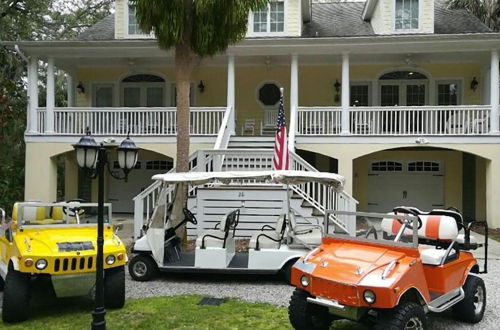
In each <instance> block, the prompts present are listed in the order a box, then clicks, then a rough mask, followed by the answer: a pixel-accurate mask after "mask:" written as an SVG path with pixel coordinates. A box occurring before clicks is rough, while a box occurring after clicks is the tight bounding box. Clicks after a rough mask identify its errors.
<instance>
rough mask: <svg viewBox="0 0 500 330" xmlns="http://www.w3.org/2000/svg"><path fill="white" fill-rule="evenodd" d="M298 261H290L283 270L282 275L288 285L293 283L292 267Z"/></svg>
mask: <svg viewBox="0 0 500 330" xmlns="http://www.w3.org/2000/svg"><path fill="white" fill-rule="evenodd" d="M297 260H298V259H292V260H288V261H287V263H286V264H285V265H284V266H283V268H281V271H280V275H281V277H282V278H283V280H284V281H285V283H286V284H291V281H292V267H293V265H295V263H296V262H297Z"/></svg>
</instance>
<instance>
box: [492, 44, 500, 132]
mask: <svg viewBox="0 0 500 330" xmlns="http://www.w3.org/2000/svg"><path fill="white" fill-rule="evenodd" d="M499 75H500V72H499V58H498V50H497V49H495V50H493V51H492V52H491V72H490V81H491V83H490V89H491V90H490V104H491V118H490V120H491V124H490V134H499V133H500V131H499V126H500V125H499V117H498V116H499V103H500V95H499V93H500V90H499V88H500V85H499V79H500V77H499Z"/></svg>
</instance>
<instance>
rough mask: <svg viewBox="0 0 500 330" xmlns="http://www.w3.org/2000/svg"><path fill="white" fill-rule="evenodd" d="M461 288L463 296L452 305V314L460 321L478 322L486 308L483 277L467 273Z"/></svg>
mask: <svg viewBox="0 0 500 330" xmlns="http://www.w3.org/2000/svg"><path fill="white" fill-rule="evenodd" d="M462 288H463V290H464V293H465V297H464V299H463V300H462V301H461V302H459V303H458V304H456V305H455V306H453V314H454V315H455V318H456V319H458V320H460V321H463V322H467V323H478V322H480V321H481V320H482V319H483V315H484V310H485V308H486V287H485V285H484V282H483V279H482V278H480V277H477V276H474V275H469V276H467V279H466V280H465V284H464V286H463V287H462Z"/></svg>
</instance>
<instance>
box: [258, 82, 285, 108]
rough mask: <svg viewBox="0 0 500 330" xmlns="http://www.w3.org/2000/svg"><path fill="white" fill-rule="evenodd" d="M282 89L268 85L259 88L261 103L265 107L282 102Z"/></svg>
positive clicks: (271, 84)
mask: <svg viewBox="0 0 500 330" xmlns="http://www.w3.org/2000/svg"><path fill="white" fill-rule="evenodd" d="M280 95H281V93H280V89H279V87H278V86H276V84H273V83H266V84H264V85H262V87H260V88H259V101H260V102H261V103H262V104H263V105H264V106H273V105H276V104H277V103H278V102H279V101H280Z"/></svg>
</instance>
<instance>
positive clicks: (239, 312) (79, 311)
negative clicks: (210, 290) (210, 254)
mask: <svg viewBox="0 0 500 330" xmlns="http://www.w3.org/2000/svg"><path fill="white" fill-rule="evenodd" d="M201 298H202V297H201V296H191V295H190V296H175V297H155V298H145V299H131V300H127V302H126V304H125V307H124V308H122V309H117V310H110V311H107V313H106V323H107V328H108V329H110V330H112V329H193V330H194V329H197V330H201V329H292V328H291V326H290V323H289V321H288V314H287V313H288V312H287V308H285V307H276V306H272V305H269V304H263V303H247V302H242V301H239V300H234V299H228V300H226V301H225V302H224V303H223V304H221V305H220V306H200V305H197V303H198V301H199V300H200V299H201ZM92 309H93V304H92V302H91V301H89V300H81V299H80V300H60V301H59V302H58V304H57V305H56V306H53V305H52V306H45V307H37V308H35V309H33V310H32V313H31V315H30V318H29V320H28V321H25V322H23V323H19V324H13V325H9V324H2V323H0V328H5V329H12V330H14V329H36V330H42V329H58V330H59V329H61V330H62V329H71V330H77V329H89V326H90V322H91V314H90V312H91V311H92ZM333 328H334V329H345V330H348V329H349V330H353V329H363V328H362V327H358V326H357V325H354V324H353V323H344V322H340V323H338V322H336V323H335V325H334V327H333Z"/></svg>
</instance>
